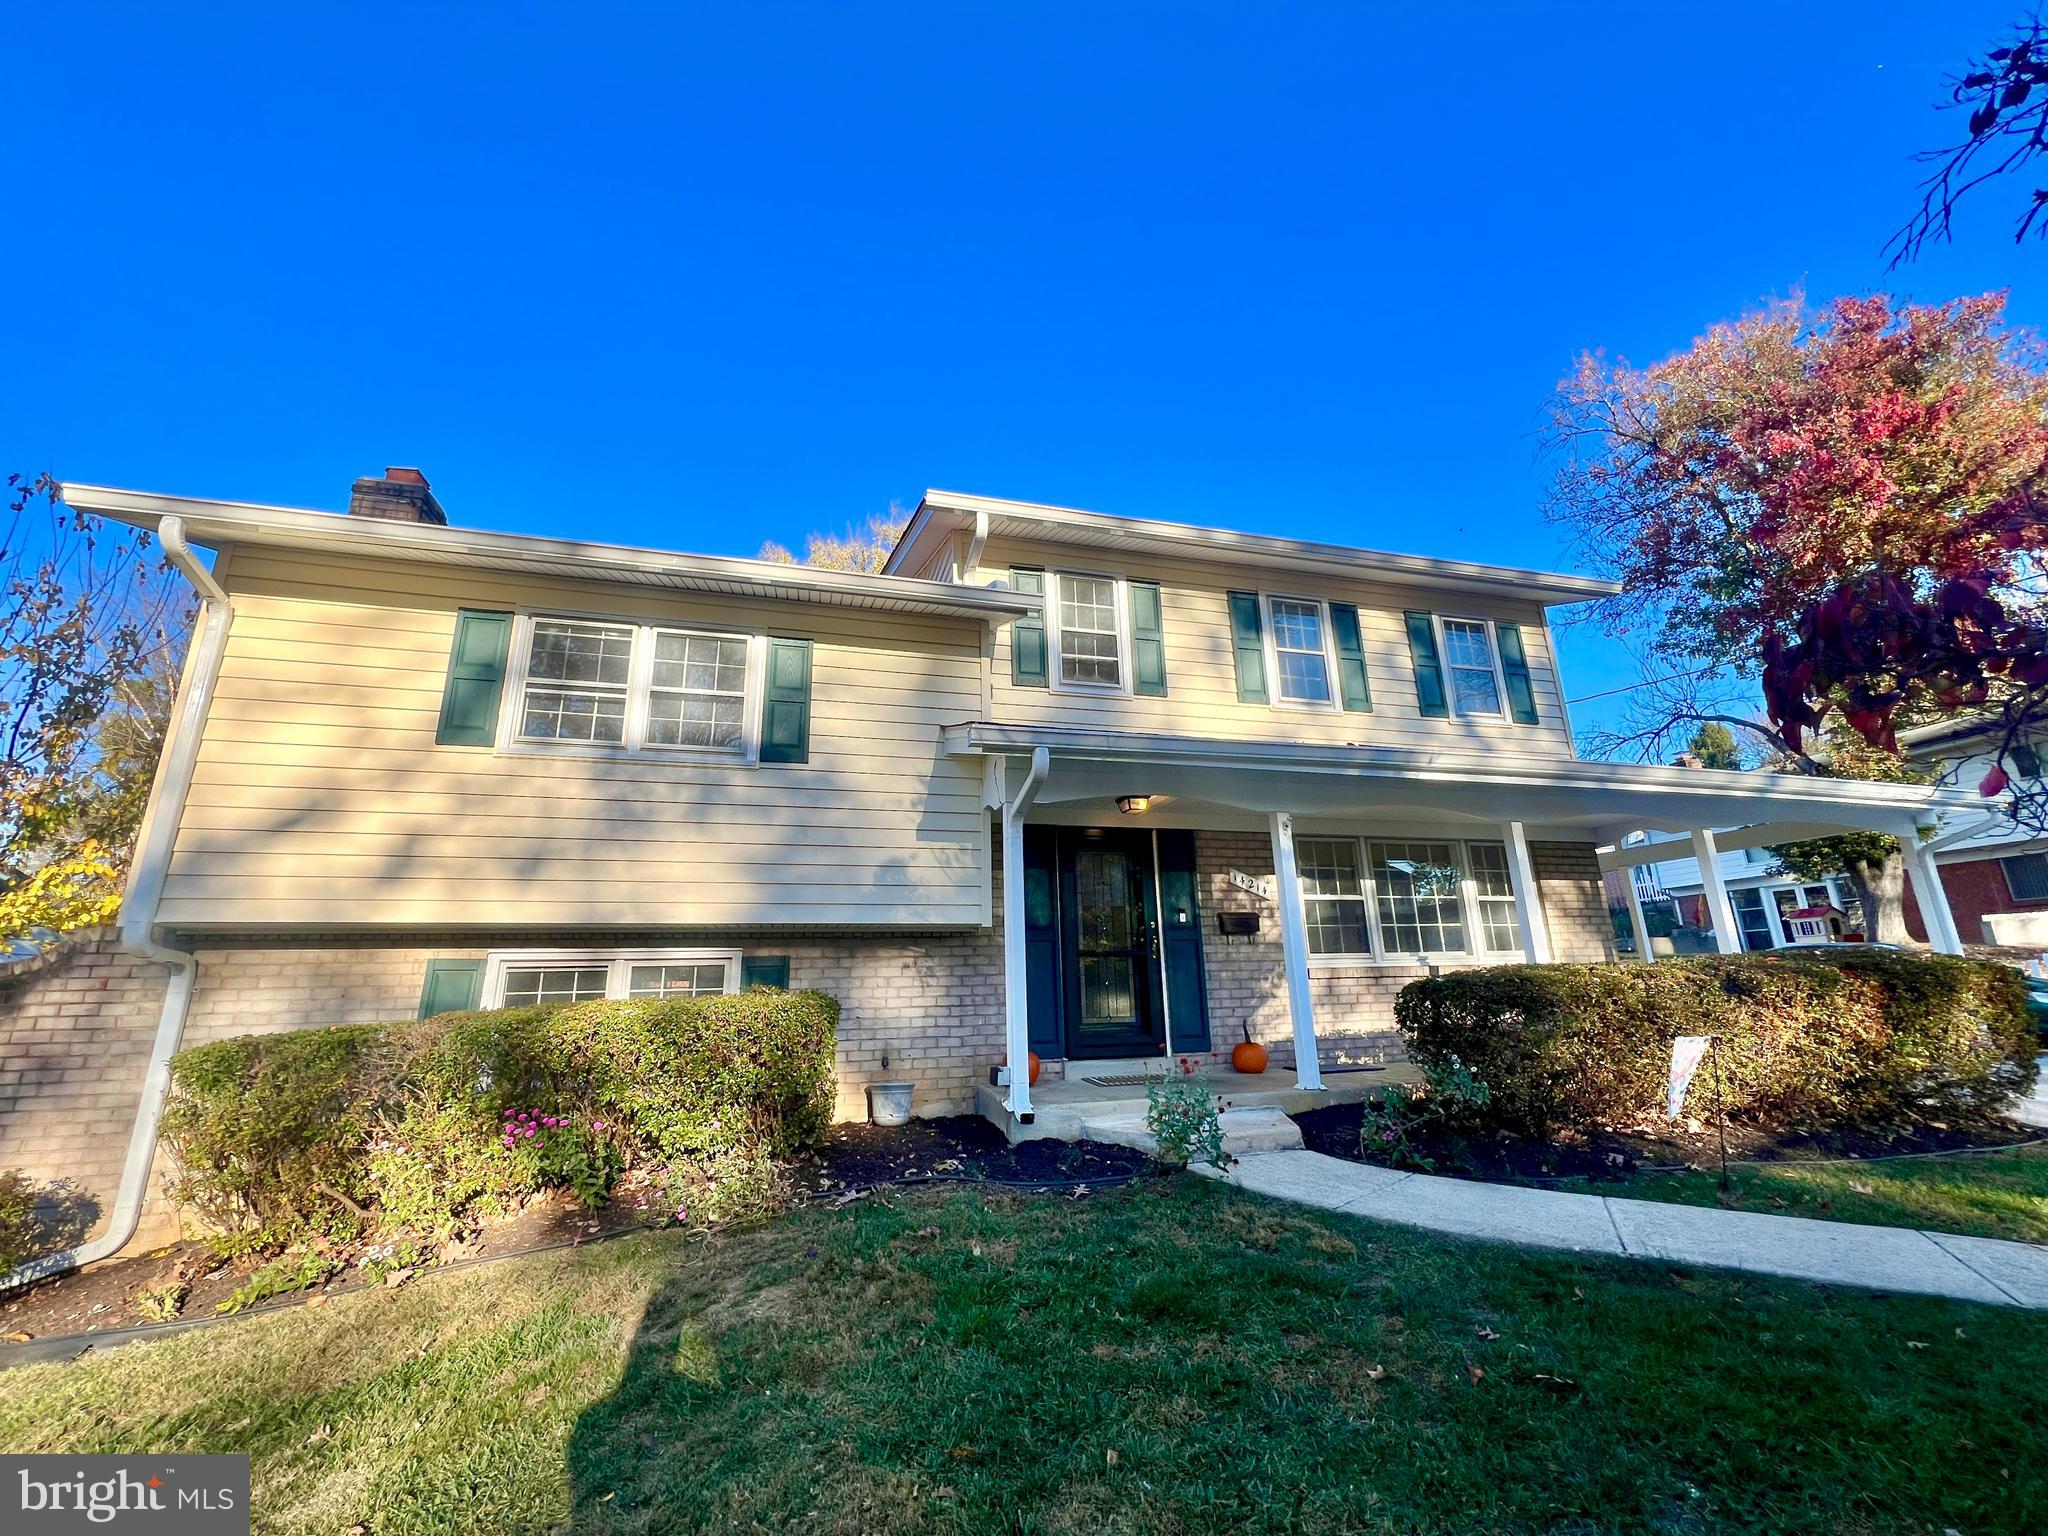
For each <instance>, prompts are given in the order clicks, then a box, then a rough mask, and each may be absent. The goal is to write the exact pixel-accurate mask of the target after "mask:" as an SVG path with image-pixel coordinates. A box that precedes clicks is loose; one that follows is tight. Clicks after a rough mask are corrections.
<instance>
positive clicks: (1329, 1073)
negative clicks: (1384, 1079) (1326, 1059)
mask: <svg viewBox="0 0 2048 1536" xmlns="http://www.w3.org/2000/svg"><path fill="white" fill-rule="evenodd" d="M1386 1070H1387V1069H1386V1068H1385V1067H1325V1068H1323V1076H1325V1077H1335V1076H1336V1075H1337V1074H1338V1073H1339V1072H1384V1071H1386Z"/></svg>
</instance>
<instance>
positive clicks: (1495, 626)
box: [1430, 613, 1514, 842]
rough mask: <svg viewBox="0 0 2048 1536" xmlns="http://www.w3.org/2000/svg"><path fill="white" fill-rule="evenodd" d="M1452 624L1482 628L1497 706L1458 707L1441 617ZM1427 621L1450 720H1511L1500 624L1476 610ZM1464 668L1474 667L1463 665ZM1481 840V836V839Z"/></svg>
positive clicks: (1431, 617)
mask: <svg viewBox="0 0 2048 1536" xmlns="http://www.w3.org/2000/svg"><path fill="white" fill-rule="evenodd" d="M1445 620H1449V621H1450V622H1451V623H1453V624H1477V625H1478V626H1479V627H1480V628H1481V629H1483V630H1484V631H1485V632H1486V649H1487V653H1488V655H1489V657H1490V658H1491V660H1492V662H1493V696H1494V697H1495V698H1497V699H1499V700H1500V708H1499V709H1460V708H1458V689H1457V685H1456V684H1455V683H1453V682H1452V681H1451V670H1452V668H1451V640H1450V632H1449V631H1448V630H1446V629H1445V628H1444V621H1445ZM1430 621H1431V622H1432V623H1433V624H1435V625H1436V653H1437V655H1438V656H1439V657H1441V658H1442V659H1443V669H1444V705H1445V707H1446V708H1448V709H1449V710H1450V712H1451V718H1452V719H1453V720H1500V721H1512V720H1513V719H1514V716H1513V715H1511V714H1510V713H1509V712H1508V675H1507V672H1506V670H1505V669H1504V668H1503V667H1502V666H1501V662H1500V625H1499V623H1498V621H1496V620H1493V619H1487V618H1481V617H1480V616H1479V615H1478V614H1476V613H1435V614H1431V615H1430ZM1466 670H1467V671H1474V670H1477V669H1476V668H1467V669H1466ZM1481 841H1482V842H1483V841H1485V839H1483V838H1482V839H1481Z"/></svg>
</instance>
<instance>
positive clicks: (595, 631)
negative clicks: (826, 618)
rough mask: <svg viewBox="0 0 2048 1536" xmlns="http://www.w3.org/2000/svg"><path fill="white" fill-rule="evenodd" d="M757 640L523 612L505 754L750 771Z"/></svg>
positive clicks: (509, 680) (755, 736)
mask: <svg viewBox="0 0 2048 1536" xmlns="http://www.w3.org/2000/svg"><path fill="white" fill-rule="evenodd" d="M766 654H767V642H766V641H765V639H764V638H763V637H762V636H760V635H753V634H741V633H735V632H733V631H729V630H719V629H696V628H690V627H685V626H681V625H675V624H640V623H633V622H630V621H627V620H622V619H611V618H593V617H589V616H586V615H581V614H562V613H522V614H520V615H519V616H518V619H517V621H516V623H515V625H514V628H513V638H512V653H511V661H510V667H509V669H508V676H507V677H506V689H507V692H508V693H509V694H510V695H511V700H512V704H511V707H510V708H509V709H506V710H504V711H503V713H502V718H501V721H500V724H499V737H498V745H499V747H500V748H501V749H503V750H507V751H547V752H573V753H578V754H588V755H599V756H638V755H642V754H645V755H650V756H652V755H656V754H668V753H673V754H676V755H678V756H702V757H715V758H725V759H730V760H733V761H741V762H753V761H755V759H756V758H757V757H758V755H759V752H760V720H761V678H762V673H763V668H764V664H765V658H766Z"/></svg>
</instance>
